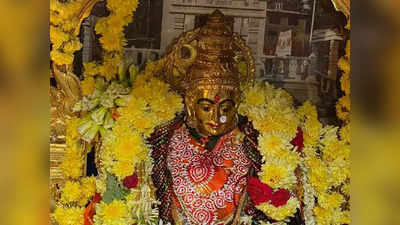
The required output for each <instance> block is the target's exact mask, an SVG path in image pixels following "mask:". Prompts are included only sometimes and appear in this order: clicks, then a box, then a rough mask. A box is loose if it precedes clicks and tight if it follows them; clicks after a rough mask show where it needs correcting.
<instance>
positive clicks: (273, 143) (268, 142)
mask: <svg viewBox="0 0 400 225" xmlns="http://www.w3.org/2000/svg"><path fill="white" fill-rule="evenodd" d="M258 143H259V148H258V149H259V150H260V152H261V153H262V154H263V155H268V154H269V153H272V154H273V155H274V153H275V155H276V154H277V153H278V152H280V151H279V150H281V149H282V148H284V144H283V140H282V138H280V137H278V136H277V135H273V134H267V135H262V136H260V137H259V138H258Z"/></svg>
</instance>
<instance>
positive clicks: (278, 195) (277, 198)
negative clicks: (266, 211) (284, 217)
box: [271, 189, 290, 207]
mask: <svg viewBox="0 0 400 225" xmlns="http://www.w3.org/2000/svg"><path fill="white" fill-rule="evenodd" d="M289 198H290V193H289V191H287V190H285V189H279V190H278V191H276V192H275V193H274V194H273V195H272V198H271V204H272V205H274V206H275V207H279V206H282V205H285V204H286V202H287V201H288V200H289Z"/></svg>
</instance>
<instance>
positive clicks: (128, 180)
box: [123, 173, 139, 189]
mask: <svg viewBox="0 0 400 225" xmlns="http://www.w3.org/2000/svg"><path fill="white" fill-rule="evenodd" d="M138 183H139V179H138V177H137V175H136V173H134V174H132V175H131V176H128V177H125V178H124V180H123V184H124V186H125V187H126V188H128V189H131V188H134V187H136V186H137V184H138Z"/></svg>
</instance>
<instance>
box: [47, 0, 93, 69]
mask: <svg viewBox="0 0 400 225" xmlns="http://www.w3.org/2000/svg"><path fill="white" fill-rule="evenodd" d="M85 2H86V1H85V0H69V1H59V0H50V41H51V43H52V50H51V52H50V58H51V60H53V62H54V63H55V64H57V65H71V64H72V62H73V60H74V52H75V51H77V50H79V49H81V48H82V44H81V42H80V41H79V38H78V37H77V36H76V34H75V33H74V31H75V29H76V28H77V27H78V24H79V22H80V21H79V16H78V15H79V13H80V9H81V8H82V6H83V4H84V3H85Z"/></svg>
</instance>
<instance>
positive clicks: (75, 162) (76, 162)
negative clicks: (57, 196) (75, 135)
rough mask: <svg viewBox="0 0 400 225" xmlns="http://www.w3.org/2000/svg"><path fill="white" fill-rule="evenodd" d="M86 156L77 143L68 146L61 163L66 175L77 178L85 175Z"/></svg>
mask: <svg viewBox="0 0 400 225" xmlns="http://www.w3.org/2000/svg"><path fill="white" fill-rule="evenodd" d="M83 163H84V158H83V155H82V151H81V149H79V147H78V145H77V144H74V145H72V146H70V147H68V148H67V149H66V151H65V155H64V159H63V161H62V162H61V164H60V169H61V170H62V172H63V174H64V176H66V177H69V178H72V179H76V178H78V177H80V176H82V175H83Z"/></svg>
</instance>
